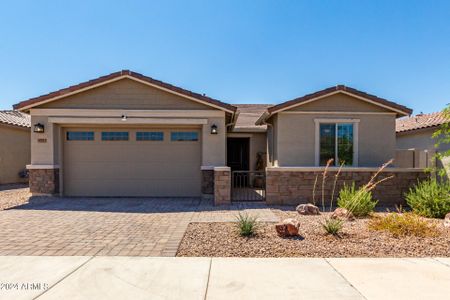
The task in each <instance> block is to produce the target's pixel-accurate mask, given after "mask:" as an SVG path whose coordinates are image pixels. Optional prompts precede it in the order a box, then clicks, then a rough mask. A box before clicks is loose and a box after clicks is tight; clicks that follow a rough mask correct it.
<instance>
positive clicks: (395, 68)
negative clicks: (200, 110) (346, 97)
mask: <svg viewBox="0 0 450 300" xmlns="http://www.w3.org/2000/svg"><path fill="white" fill-rule="evenodd" d="M0 7H1V8H0V109H9V108H10V107H11V105H12V104H14V103H16V102H18V101H21V100H25V99H28V98H31V97H35V96H39V95H41V94H45V93H48V92H51V91H54V90H57V89H60V88H63V87H66V86H68V85H72V84H76V83H79V82H82V81H85V80H88V79H92V78H95V77H98V76H101V75H104V74H108V73H111V72H114V71H118V70H121V69H131V70H133V71H136V72H140V73H143V74H145V75H148V76H151V77H153V78H156V79H160V80H163V81H166V82H169V83H172V84H174V85H178V86H181V87H183V88H186V89H190V90H193V91H196V92H199V93H206V94H207V95H208V96H211V97H213V98H217V99H219V100H222V101H225V102H229V103H279V102H282V101H285V100H290V99H292V98H295V97H298V96H302V95H304V94H306V93H310V92H314V91H317V90H319V89H323V88H326V87H329V86H334V85H336V84H346V85H349V86H352V87H355V88H357V89H360V90H363V91H366V92H368V93H372V94H375V95H377V96H380V97H385V98H387V99H390V100H393V101H395V102H398V103H400V104H403V105H406V106H408V107H410V108H413V109H414V112H415V113H418V112H421V111H423V112H432V111H437V110H440V109H441V108H443V107H444V106H445V105H446V104H447V103H449V102H450V1H436V0H433V1H425V0H424V1H412V0H408V1H400V0H397V1H392V0H390V1H380V0H376V1H375V0H374V1H365V0H359V1H318V0H317V1H275V0H274V1H256V0H255V1H246V0H240V1H212V0H210V1H117V3H114V2H113V1H80V0H78V1H54V2H50V1H20V0H16V1H3V3H0Z"/></svg>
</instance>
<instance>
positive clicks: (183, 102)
mask: <svg viewBox="0 0 450 300" xmlns="http://www.w3.org/2000/svg"><path fill="white" fill-rule="evenodd" d="M39 107H40V108H98V109H106V108H109V109H114V108H117V109H121V108H124V107H126V108H127V109H208V110H212V109H214V108H212V107H210V106H206V105H204V104H201V103H198V102H195V101H192V100H190V99H187V98H184V97H181V96H178V95H174V94H172V93H168V92H166V91H163V90H161V89H158V88H154V87H151V86H148V85H145V84H143V83H140V82H136V81H134V80H131V79H121V80H118V81H115V82H112V83H110V84H107V85H104V86H100V87H97V88H94V89H91V90H88V91H85V92H82V93H78V94H75V95H73V96H69V97H67V98H64V99H61V100H58V101H53V102H49V103H46V104H43V105H41V106H39Z"/></svg>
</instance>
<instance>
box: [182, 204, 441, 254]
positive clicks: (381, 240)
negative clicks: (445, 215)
mask: <svg viewBox="0 0 450 300" xmlns="http://www.w3.org/2000/svg"><path fill="white" fill-rule="evenodd" d="M274 213H275V214H276V215H278V216H279V217H280V220H281V219H284V218H297V219H298V220H299V221H300V224H301V225H300V234H301V237H294V238H281V237H279V236H278V235H277V234H276V232H275V228H274V223H260V227H259V229H258V231H257V234H256V235H255V236H253V237H250V238H244V237H241V236H240V235H239V233H238V231H237V229H236V227H235V224H233V223H231V222H229V223H191V224H190V225H189V227H188V229H187V231H186V233H185V235H184V238H183V240H182V242H181V244H180V246H179V248H178V252H177V256H207V257H425V256H445V257H448V256H450V230H448V229H445V228H444V227H443V225H442V221H441V220H433V222H437V223H439V224H438V228H439V231H440V235H439V236H438V237H426V238H420V237H402V238H395V237H393V236H391V235H390V234H389V233H385V232H380V231H371V230H369V229H367V223H368V221H369V219H368V218H366V219H357V220H356V221H353V222H346V223H345V224H344V228H343V231H342V234H341V236H340V237H334V236H331V235H325V234H324V231H323V229H322V226H321V224H320V222H322V221H323V220H324V219H325V217H327V216H328V215H329V213H324V214H322V215H319V216H301V215H298V214H297V213H296V212H285V211H280V210H274Z"/></svg>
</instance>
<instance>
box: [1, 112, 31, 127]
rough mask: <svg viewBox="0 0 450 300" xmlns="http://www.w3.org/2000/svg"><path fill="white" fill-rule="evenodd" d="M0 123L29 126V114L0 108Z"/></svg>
mask: <svg viewBox="0 0 450 300" xmlns="http://www.w3.org/2000/svg"><path fill="white" fill-rule="evenodd" d="M0 124H7V125H12V126H18V127H25V128H30V127H31V120H30V115H28V114H25V113H22V112H20V111H17V110H0Z"/></svg>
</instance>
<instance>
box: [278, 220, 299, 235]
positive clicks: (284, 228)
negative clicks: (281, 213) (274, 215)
mask: <svg viewBox="0 0 450 300" xmlns="http://www.w3.org/2000/svg"><path fill="white" fill-rule="evenodd" d="M299 228H300V222H299V221H298V220H296V219H293V218H289V219H284V220H283V221H282V222H281V223H278V224H276V225H275V229H276V231H277V233H278V235H279V236H281V237H288V236H297V235H298V230H299Z"/></svg>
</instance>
